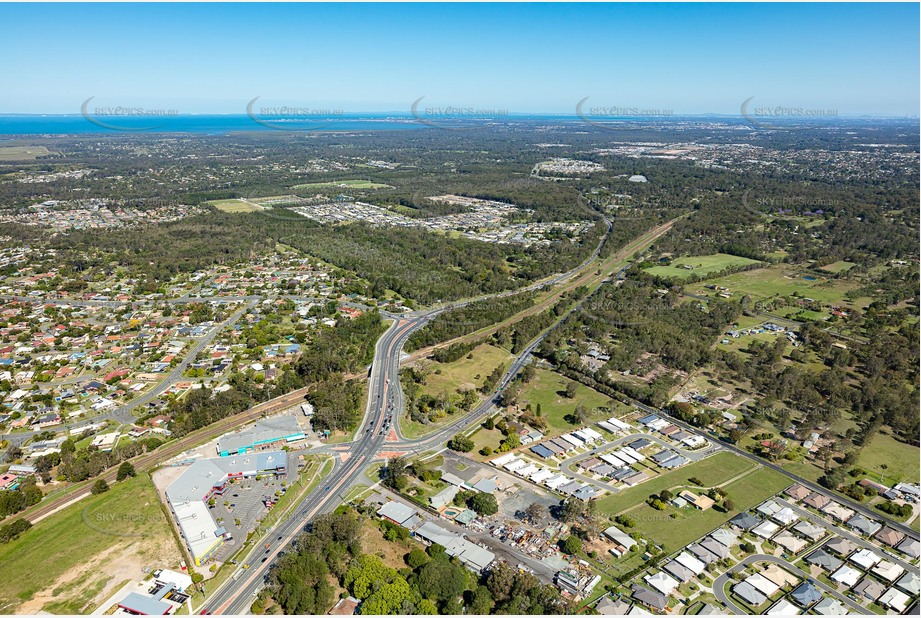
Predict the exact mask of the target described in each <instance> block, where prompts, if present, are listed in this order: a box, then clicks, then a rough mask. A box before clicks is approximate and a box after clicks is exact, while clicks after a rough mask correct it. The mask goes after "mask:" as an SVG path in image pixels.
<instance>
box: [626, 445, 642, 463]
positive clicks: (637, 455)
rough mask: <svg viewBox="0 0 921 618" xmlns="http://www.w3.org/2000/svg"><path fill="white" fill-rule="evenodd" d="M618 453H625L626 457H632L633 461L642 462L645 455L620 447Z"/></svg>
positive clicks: (627, 447)
mask: <svg viewBox="0 0 921 618" xmlns="http://www.w3.org/2000/svg"><path fill="white" fill-rule="evenodd" d="M620 452H621V453H626V454H627V455H629V456H630V457H632V458H633V459H634V460H635V461H643V460H644V459H646V456H645V455H641V454H640V453H638V452H636V451H635V450H634V449H632V448H630V447H629V446H624V447H622V448H621V449H620Z"/></svg>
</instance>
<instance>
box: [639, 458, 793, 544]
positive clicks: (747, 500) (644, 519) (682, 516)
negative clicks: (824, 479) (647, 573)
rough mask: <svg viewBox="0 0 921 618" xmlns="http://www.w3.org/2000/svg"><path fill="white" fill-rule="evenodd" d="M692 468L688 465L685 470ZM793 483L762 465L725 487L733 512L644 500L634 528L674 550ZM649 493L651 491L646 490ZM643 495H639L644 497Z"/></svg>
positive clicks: (640, 497)
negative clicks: (654, 505)
mask: <svg viewBox="0 0 921 618" xmlns="http://www.w3.org/2000/svg"><path fill="white" fill-rule="evenodd" d="M689 468H690V467H689V466H686V467H685V468H684V469H685V470H688V469H689ZM695 474H696V473H695ZM701 480H705V479H703V478H702V479H701ZM790 484H791V481H790V479H788V478H787V477H786V476H784V475H782V474H779V473H777V472H774V471H773V470H769V469H767V468H761V469H759V470H756V471H754V472H752V473H751V474H748V475H746V476H743V477H741V478H739V479H737V480H735V481H733V482H731V483H729V484H727V485H726V486H725V487H724V489H725V490H726V491H727V492H728V494H729V497H730V498H731V499H732V501H733V502H734V503H735V509H736V510H734V511H733V512H731V513H725V512H723V511H721V510H718V509H716V508H712V509H708V510H706V511H698V510H697V509H694V508H692V507H684V508H681V509H679V508H676V507H673V506H669V507H668V509H666V510H665V511H657V510H656V509H654V508H652V507H651V506H649V505H647V504H645V503H643V502H642V501H641V502H640V503H641V504H642V506H640V507H638V508H636V509H633V510H632V511H630V517H631V518H632V519H633V520H634V521H636V528H634V529H635V530H637V531H639V532H640V533H641V534H642V535H643V536H645V537H647V538H649V539H652V540H653V541H654V542H655V543H656V544H658V545H662V546H664V547H665V548H666V551H675V550H678V549H680V548H682V547H684V546H686V545H689V544H690V543H692V542H693V541H695V540H696V539H699V538H700V537H702V536H704V535H705V534H707V533H708V532H710V531H711V530H714V529H715V528H718V527H719V526H721V525H723V524H724V523H725V522H727V521H728V520H729V519H731V518H732V517H733V516H734V515H736V514H737V513H739V512H741V511H744V510H747V509H749V508H751V507H753V506H755V505H757V504H760V503H761V502H763V501H764V500H766V499H767V498H769V497H770V496H772V495H774V494H775V493H777V492H779V491H781V490H783V489H785V488H786V487H788V486H789V485H790ZM642 487H643V485H640V486H639V487H636V488H635V489H640V488H642ZM648 493H652V492H649V491H647V494H648ZM643 497H644V496H638V497H637V498H638V499H640V500H642V498H643ZM672 515H675V517H672Z"/></svg>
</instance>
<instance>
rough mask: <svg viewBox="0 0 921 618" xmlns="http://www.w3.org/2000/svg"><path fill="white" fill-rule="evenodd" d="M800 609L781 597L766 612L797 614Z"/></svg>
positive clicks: (769, 614)
mask: <svg viewBox="0 0 921 618" xmlns="http://www.w3.org/2000/svg"><path fill="white" fill-rule="evenodd" d="M799 613H800V609H799V608H798V607H797V606H796V605H794V604H793V603H790V601H788V600H786V599H781V600H779V601H777V603H774V605H773V606H771V608H770V609H769V610H767V611H766V612H765V615H766V616H797V615H799Z"/></svg>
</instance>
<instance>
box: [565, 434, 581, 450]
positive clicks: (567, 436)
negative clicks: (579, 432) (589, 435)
mask: <svg viewBox="0 0 921 618" xmlns="http://www.w3.org/2000/svg"><path fill="white" fill-rule="evenodd" d="M560 438H562V439H563V440H566V441H567V442H569V443H570V444H572V445H573V446H576V447H579V446H585V442H584V441H582V440H580V439H579V438H578V437H576V436H574V435H573V434H571V433H564V434H563V435H562V436H560Z"/></svg>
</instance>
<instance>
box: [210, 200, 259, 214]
mask: <svg viewBox="0 0 921 618" xmlns="http://www.w3.org/2000/svg"><path fill="white" fill-rule="evenodd" d="M205 204H207V205H208V206H214V207H215V208H217V209H218V210H220V211H221V212H233V213H236V212H255V211H257V210H262V208H260V207H259V205H257V204H253V203H252V202H248V201H246V200H214V201H212V202H205Z"/></svg>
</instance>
